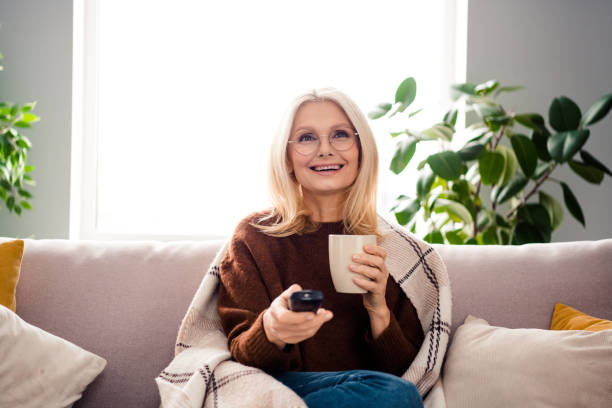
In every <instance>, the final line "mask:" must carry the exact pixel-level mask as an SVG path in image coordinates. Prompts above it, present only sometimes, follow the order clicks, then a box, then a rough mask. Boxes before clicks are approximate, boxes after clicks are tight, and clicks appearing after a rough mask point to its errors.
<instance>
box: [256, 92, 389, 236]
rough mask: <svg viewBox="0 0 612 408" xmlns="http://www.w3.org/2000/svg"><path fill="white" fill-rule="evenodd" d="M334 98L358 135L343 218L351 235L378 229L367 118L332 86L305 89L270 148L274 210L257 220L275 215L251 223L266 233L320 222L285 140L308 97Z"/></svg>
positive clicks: (307, 227) (293, 231)
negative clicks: (314, 218)
mask: <svg viewBox="0 0 612 408" xmlns="http://www.w3.org/2000/svg"><path fill="white" fill-rule="evenodd" d="M321 101H331V102H334V103H335V104H337V105H338V106H339V107H340V108H342V109H343V110H344V113H345V114H346V116H347V117H348V118H349V120H350V121H351V123H352V125H353V127H354V128H355V130H357V133H358V134H359V170H358V174H357V178H356V179H355V182H354V183H353V185H352V186H351V187H349V189H348V194H347V196H346V199H345V202H344V206H343V214H342V219H343V221H344V229H345V231H346V232H347V233H350V234H376V235H379V234H378V229H377V219H376V218H377V217H376V191H377V184H378V150H377V148H376V142H375V141H374V136H373V134H372V130H371V129H370V126H369V125H368V122H367V120H366V118H365V116H364V115H363V113H362V112H361V111H360V110H359V108H358V107H357V105H356V104H355V102H353V101H352V100H351V99H350V98H349V97H348V96H347V95H346V94H344V93H343V92H341V91H339V90H337V89H334V88H321V89H315V90H312V91H310V92H306V93H304V94H302V95H300V96H298V97H297V98H295V99H294V100H293V102H292V103H291V104H290V105H289V108H288V109H287V111H286V113H285V115H284V117H283V119H282V121H281V123H280V127H279V129H278V131H277V133H276V136H275V138H274V141H273V143H272V146H271V149H270V161H269V165H268V166H269V167H268V189H269V194H270V199H271V201H272V206H273V208H272V210H271V212H270V213H269V214H268V215H266V216H264V217H262V218H260V219H259V220H257V221H258V222H262V221H266V220H271V221H272V223H271V224H270V225H261V224H258V223H253V224H252V225H253V226H255V227H256V228H259V229H260V230H262V231H263V232H264V233H266V234H267V235H271V236H275V237H286V236H289V235H293V234H302V233H304V232H313V231H315V230H316V229H317V228H318V223H316V222H314V221H312V220H311V219H310V218H309V212H308V210H307V209H306V208H305V207H304V204H303V199H302V190H301V187H300V185H299V183H298V182H297V180H296V179H295V177H293V176H292V175H291V173H290V169H289V166H288V163H289V158H288V155H287V142H288V140H289V137H290V136H291V135H290V133H291V128H292V126H293V120H294V117H295V114H296V113H297V111H298V110H299V109H300V107H301V106H302V105H303V104H305V103H307V102H321Z"/></svg>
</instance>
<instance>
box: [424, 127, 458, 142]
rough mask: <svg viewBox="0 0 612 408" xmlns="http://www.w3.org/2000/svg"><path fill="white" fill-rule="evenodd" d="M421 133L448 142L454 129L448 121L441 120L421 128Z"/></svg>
mask: <svg viewBox="0 0 612 408" xmlns="http://www.w3.org/2000/svg"><path fill="white" fill-rule="evenodd" d="M421 133H422V134H423V135H425V136H427V137H428V138H430V139H438V140H446V141H447V142H450V141H451V140H452V139H453V134H455V130H454V129H453V127H452V126H450V125H449V124H448V123H444V122H442V123H437V124H435V125H433V126H432V127H430V128H428V129H425V130H423V131H422V132H421Z"/></svg>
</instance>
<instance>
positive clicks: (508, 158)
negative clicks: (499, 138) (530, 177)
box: [495, 144, 518, 185]
mask: <svg viewBox="0 0 612 408" xmlns="http://www.w3.org/2000/svg"><path fill="white" fill-rule="evenodd" d="M495 151H496V152H498V153H501V154H503V155H504V159H505V160H504V171H503V172H502V175H501V177H500V179H499V182H498V184H499V185H503V184H507V183H509V182H510V180H512V179H513V178H514V175H515V174H516V170H517V169H518V160H517V158H516V155H515V154H514V152H513V151H512V149H509V148H508V147H506V146H504V145H501V144H500V145H498V146H497V149H495Z"/></svg>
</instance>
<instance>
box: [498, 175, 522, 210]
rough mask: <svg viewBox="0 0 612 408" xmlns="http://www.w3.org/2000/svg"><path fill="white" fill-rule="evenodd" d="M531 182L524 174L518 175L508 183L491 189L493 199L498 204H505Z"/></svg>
mask: <svg viewBox="0 0 612 408" xmlns="http://www.w3.org/2000/svg"><path fill="white" fill-rule="evenodd" d="M528 182H529V180H528V179H526V178H525V177H523V175H522V174H519V175H517V176H516V177H515V178H514V179H513V180H512V181H510V182H509V183H508V184H506V185H504V186H501V187H499V188H497V189H494V190H492V191H491V193H492V194H493V201H494V202H495V203H497V204H503V203H505V202H506V201H508V200H509V199H511V198H512V197H514V196H516V195H517V194H518V193H519V192H520V191H521V190H522V189H523V188H525V186H526V185H527V183H528Z"/></svg>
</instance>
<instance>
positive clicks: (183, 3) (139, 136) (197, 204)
mask: <svg viewBox="0 0 612 408" xmlns="http://www.w3.org/2000/svg"><path fill="white" fill-rule="evenodd" d="M77 3H79V2H77ZM464 3H465V2H464V1H461V0H457V1H444V2H442V1H440V2H438V1H435V2H415V1H377V2H371V1H368V2H365V1H363V2H359V1H355V0H352V1H348V0H342V1H339V0H336V1H323V0H321V1H319V0H311V1H309V2H306V3H304V2H293V1H286V0H285V1H268V0H265V1H247V0H244V1H224V2H220V1H216V2H212V1H201V0H174V1H172V2H161V1H150V0H148V1H144V0H130V1H125V0H104V1H100V0H97V1H83V2H81V3H79V4H78V5H75V13H76V14H75V22H76V20H77V19H79V18H82V22H81V24H80V26H81V27H82V31H81V30H79V29H78V27H79V24H76V25H75V27H76V29H75V51H76V52H77V54H75V70H77V71H79V70H80V72H81V76H79V72H77V73H76V74H75V78H77V79H76V80H75V86H77V87H79V86H82V91H81V92H80V93H79V92H76V93H75V97H76V98H82V100H83V104H82V105H79V104H78V103H77V104H75V121H76V122H75V123H78V125H77V126H75V129H76V130H75V132H74V133H75V138H80V140H76V141H75V144H74V146H75V148H76V149H77V150H76V151H77V154H76V155H75V156H73V167H74V168H75V171H74V172H73V176H74V178H75V180H74V182H73V189H75V191H73V200H72V204H73V211H74V214H73V223H74V225H72V228H71V231H72V235H73V236H75V237H79V238H98V239H99V238H105V237H110V238H122V237H123V238H130V237H137V238H142V237H157V238H160V237H161V238H168V239H171V238H176V237H202V238H204V237H213V236H215V237H222V236H227V235H229V234H231V231H232V229H233V228H234V226H235V224H236V223H237V222H238V221H239V220H240V219H241V218H243V217H244V216H245V215H247V214H249V213H250V212H252V211H255V210H259V209H263V208H266V207H267V206H269V202H268V199H267V186H266V165H267V159H268V149H269V146H270V142H271V140H272V135H273V134H274V132H275V130H276V127H277V124H278V122H279V121H280V118H281V115H282V113H283V111H284V109H285V107H286V105H287V104H288V103H289V101H290V100H291V99H292V98H293V97H294V96H295V95H296V94H298V93H299V92H301V91H303V90H307V89H311V88H314V87H320V86H328V85H331V86H335V87H337V88H339V89H341V90H343V91H345V92H346V93H347V94H349V95H350V96H351V97H352V98H353V99H354V100H355V101H356V102H357V104H358V105H359V106H360V107H361V109H362V110H363V111H364V113H367V112H368V111H370V110H371V109H372V108H373V107H374V106H375V105H376V104H377V103H379V102H383V101H389V102H392V98H393V96H394V92H395V88H396V86H397V85H398V84H399V83H400V82H401V81H402V80H403V79H404V78H405V77H407V76H414V77H415V78H416V80H417V85H418V94H417V95H418V96H417V100H416V101H415V103H414V106H415V107H424V108H425V110H424V111H423V112H422V113H421V114H419V115H418V116H417V117H415V119H414V121H412V122H411V123H410V125H411V126H412V127H414V128H419V127H420V126H422V127H425V126H427V125H430V124H432V123H433V122H434V121H437V120H440V119H441V117H442V114H443V113H444V109H445V108H446V107H447V106H448V102H449V99H448V87H449V85H450V83H451V82H455V81H458V80H462V79H463V78H461V76H462V75H465V74H464V73H462V70H464V62H462V61H464V59H463V58H464V57H463V55H464V54H465V49H462V48H461V45H459V48H458V46H457V38H463V37H464V36H465V33H464V32H462V30H465V28H464V27H463V26H462V23H461V21H463V20H462V19H464V18H465V17H464V14H465V13H464V12H463V10H464V9H465V8H466V5H465V4H464ZM79 16H81V17H79ZM458 22H459V23H458ZM76 36H82V43H81V42H80V40H79V39H78V38H76ZM79 53H80V54H79ZM81 121H82V123H81ZM371 125H372V127H373V129H374V131H375V134H376V136H377V141H378V146H379V153H380V161H381V171H380V174H381V179H380V187H381V192H380V203H379V206H380V212H381V213H383V214H385V213H386V212H387V211H388V209H389V207H390V206H391V204H392V201H393V199H394V198H395V197H396V196H397V195H398V194H399V193H407V191H405V186H406V185H412V184H410V183H409V182H408V181H407V178H408V179H409V178H410V175H409V174H406V175H402V176H395V175H393V174H392V173H391V172H390V171H389V170H388V165H389V161H390V159H391V157H392V155H393V151H394V146H395V142H396V141H395V140H392V138H391V137H390V136H389V135H388V131H389V130H394V129H391V128H389V127H390V126H391V125H390V124H389V123H386V122H385V123H383V122H379V121H373V122H371ZM81 146H82V147H81ZM79 162H80V163H79Z"/></svg>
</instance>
